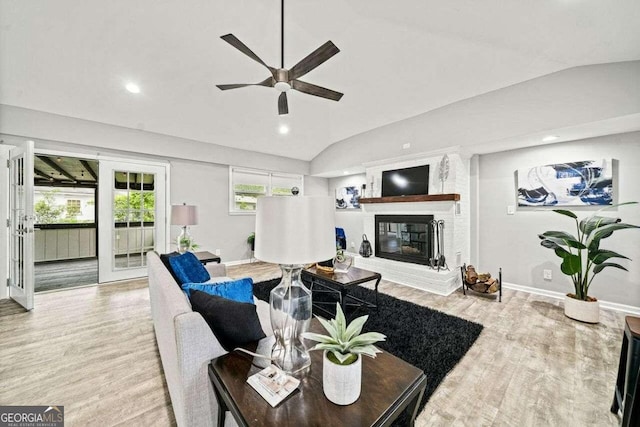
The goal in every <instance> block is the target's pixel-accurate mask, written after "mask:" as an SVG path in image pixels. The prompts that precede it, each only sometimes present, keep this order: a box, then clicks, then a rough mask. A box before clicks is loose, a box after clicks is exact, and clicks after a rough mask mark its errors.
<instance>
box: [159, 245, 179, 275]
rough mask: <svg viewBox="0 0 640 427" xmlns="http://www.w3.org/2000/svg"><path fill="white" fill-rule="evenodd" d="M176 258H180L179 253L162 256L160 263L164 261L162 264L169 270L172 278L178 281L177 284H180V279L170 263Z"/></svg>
mask: <svg viewBox="0 0 640 427" xmlns="http://www.w3.org/2000/svg"><path fill="white" fill-rule="evenodd" d="M176 256H180V254H179V253H178V252H175V251H174V252H169V253H168V254H161V255H160V261H162V264H164V266H165V267H166V268H167V270H169V273H171V276H172V277H173V280H175V281H176V283H178V281H179V280H180V279H178V276H176V273H174V272H173V267H171V263H170V262H169V259H170V258H173V257H176Z"/></svg>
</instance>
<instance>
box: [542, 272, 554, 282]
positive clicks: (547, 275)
mask: <svg viewBox="0 0 640 427" xmlns="http://www.w3.org/2000/svg"><path fill="white" fill-rule="evenodd" d="M542 277H543V278H544V280H552V275H551V270H542Z"/></svg>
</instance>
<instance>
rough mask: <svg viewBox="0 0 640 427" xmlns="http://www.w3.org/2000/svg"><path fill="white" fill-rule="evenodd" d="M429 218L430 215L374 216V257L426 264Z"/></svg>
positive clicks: (429, 250)
mask: <svg viewBox="0 0 640 427" xmlns="http://www.w3.org/2000/svg"><path fill="white" fill-rule="evenodd" d="M432 220H433V215H376V216H375V224H376V228H375V229H376V234H377V235H376V248H375V255H376V257H378V258H386V259H391V260H394V261H403V262H410V263H414V264H423V265H429V263H430V262H429V260H430V258H432V257H433V230H432V228H431V221H432Z"/></svg>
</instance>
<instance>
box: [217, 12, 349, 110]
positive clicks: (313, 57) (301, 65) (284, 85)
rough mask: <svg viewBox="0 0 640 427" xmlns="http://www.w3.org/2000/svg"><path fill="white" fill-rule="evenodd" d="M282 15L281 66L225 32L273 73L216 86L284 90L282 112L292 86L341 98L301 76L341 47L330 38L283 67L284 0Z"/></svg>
mask: <svg viewBox="0 0 640 427" xmlns="http://www.w3.org/2000/svg"><path fill="white" fill-rule="evenodd" d="M280 17H281V27H280V41H281V46H280V48H281V50H280V52H281V55H280V68H275V67H271V66H269V65H267V64H266V63H265V62H264V61H263V60H262V59H260V58H259V57H258V55H256V54H255V53H253V52H252V51H251V49H249V48H248V47H247V46H246V45H245V44H244V43H242V42H241V41H240V40H238V38H237V37H236V36H234V35H233V34H226V35H224V36H221V37H220V38H221V39H222V40H224V41H226V42H227V43H229V44H230V45H231V46H233V47H235V48H236V49H238V50H239V51H240V52H242V53H244V54H245V55H247V56H248V57H249V58H251V59H253V60H254V61H256V62H258V63H259V64H262V65H263V66H264V67H266V68H267V69H268V70H269V72H270V73H271V75H270V76H269V77H267V78H266V79H265V80H263V81H261V82H259V83H246V84H226V85H216V86H217V87H218V88H219V89H220V90H229V89H239V88H241V87H246V86H266V87H273V88H276V89H277V90H278V91H280V92H281V93H280V96H279V97H278V114H281V115H282V114H288V113H289V105H288V102H287V91H288V90H289V89H294V90H297V91H298V92H302V93H306V94H309V95H314V96H319V97H321V98H326V99H330V100H332V101H340V98H342V95H343V94H342V93H340V92H336V91H334V90H331V89H327V88H324V87H321V86H316V85H314V84H311V83H307V82H303V81H302V80H299V78H300V77H302V76H304V75H305V74H307V73H308V72H309V71H311V70H313V69H315V68H316V67H318V66H319V65H321V64H322V63H324V62H326V61H327V60H329V59H330V58H331V57H332V56H334V55H335V54H336V53H338V52H340V49H338V47H337V46H336V45H334V44H333V43H332V42H331V41H330V40H329V41H328V42H326V43H325V44H323V45H322V46H320V47H319V48H317V49H316V50H314V51H313V52H311V53H310V54H309V55H307V56H306V57H305V58H303V59H302V60H301V61H300V62H298V63H297V64H296V65H294V66H293V67H291V68H289V69H286V68H284V0H281V12H280Z"/></svg>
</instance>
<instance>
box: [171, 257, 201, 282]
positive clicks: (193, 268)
mask: <svg viewBox="0 0 640 427" xmlns="http://www.w3.org/2000/svg"><path fill="white" fill-rule="evenodd" d="M169 264H170V265H171V268H172V270H173V273H174V275H175V277H177V282H178V284H179V285H182V284H183V283H202V282H206V281H207V280H209V279H210V278H211V276H210V275H209V272H208V271H207V269H206V268H204V265H202V263H201V262H200V261H199V260H198V258H196V256H195V255H194V254H192V253H191V252H185V253H183V254H182V255H178V256H173V257H170V258H169Z"/></svg>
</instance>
